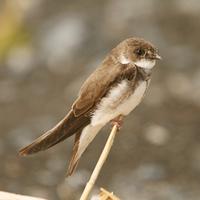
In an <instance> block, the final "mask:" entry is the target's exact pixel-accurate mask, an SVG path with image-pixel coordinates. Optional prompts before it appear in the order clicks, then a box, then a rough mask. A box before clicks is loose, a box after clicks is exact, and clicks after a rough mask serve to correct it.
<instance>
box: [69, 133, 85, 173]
mask: <svg viewBox="0 0 200 200" xmlns="http://www.w3.org/2000/svg"><path fill="white" fill-rule="evenodd" d="M81 132H82V130H81V131H79V132H78V133H76V136H75V140H74V146H73V150H72V157H71V160H70V163H69V167H68V170H67V176H71V175H72V174H73V173H74V171H75V170H76V167H77V165H78V160H75V157H76V153H77V151H78V147H79V142H80V137H81Z"/></svg>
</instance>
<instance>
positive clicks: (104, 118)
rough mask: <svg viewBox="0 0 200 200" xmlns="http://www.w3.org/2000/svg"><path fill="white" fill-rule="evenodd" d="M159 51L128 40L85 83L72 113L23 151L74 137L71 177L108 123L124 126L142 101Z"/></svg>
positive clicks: (135, 40)
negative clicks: (83, 155)
mask: <svg viewBox="0 0 200 200" xmlns="http://www.w3.org/2000/svg"><path fill="white" fill-rule="evenodd" d="M159 59H161V57H160V56H159V54H158V50H157V48H155V47H154V45H152V44H151V43H150V42H147V41H145V40H144V39H140V38H128V39H126V40H124V41H122V42H121V43H120V44H119V45H117V46H116V47H115V48H114V49H112V50H111V52H110V53H109V54H108V55H107V56H106V58H105V59H104V60H103V62H102V63H101V64H100V65H99V67H98V68H97V69H96V70H95V71H94V72H93V73H92V74H91V75H90V76H89V78H88V79H87V80H86V81H85V82H84V83H83V85H82V87H81V89H80V91H79V94H78V97H77V99H76V100H75V101H74V103H73V105H72V107H71V109H70V111H69V113H68V114H67V115H66V116H65V117H64V118H63V119H62V120H61V121H60V122H59V123H58V124H57V125H56V126H55V127H53V128H52V129H51V130H49V131H47V132H46V133H44V134H43V135H42V136H40V137H39V138H37V139H36V140H35V141H33V143H31V144H30V145H28V146H26V147H25V148H23V149H21V150H20V155H28V154H33V153H37V152H39V151H43V150H46V149H48V148H50V147H52V146H54V145H55V144H57V143H59V142H61V141H63V140H64V139H66V138H68V137H70V136H72V135H75V142H74V146H73V152H72V158H71V161H70V164H69V168H68V175H71V174H72V173H73V172H74V170H75V168H76V166H77V164H78V161H79V159H80V157H81V155H82V154H83V152H84V151H85V150H86V148H87V146H88V145H89V144H90V143H91V142H92V140H93V139H94V137H95V136H96V135H97V133H98V132H99V131H100V130H101V129H102V127H104V126H105V125H106V124H107V123H108V122H112V123H114V124H117V125H118V126H120V125H121V121H122V118H123V117H124V116H126V115H128V114H129V113H130V112H131V111H132V110H133V109H134V108H135V107H136V106H137V105H138V104H139V103H140V102H141V100H142V99H143V97H144V94H145V92H146V90H147V88H148V85H149V82H150V79H151V73H152V69H153V67H154V66H155V63H156V60H159Z"/></svg>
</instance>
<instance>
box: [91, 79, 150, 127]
mask: <svg viewBox="0 0 200 200" xmlns="http://www.w3.org/2000/svg"><path fill="white" fill-rule="evenodd" d="M146 88H147V82H146V81H142V82H141V83H139V85H138V86H137V88H136V89H135V91H134V93H133V94H131V95H130V96H129V97H128V98H126V99H124V100H123V101H122V102H121V103H120V104H119V105H118V106H117V107H116V108H113V106H112V105H113V104H114V103H115V102H116V101H117V99H120V98H122V96H123V95H124V94H126V92H127V91H128V90H129V85H128V82H127V81H126V80H124V81H122V82H121V83H120V84H119V85H117V86H116V87H115V88H113V89H112V90H111V91H110V93H109V95H108V96H107V97H105V98H103V99H102V101H101V103H100V104H99V106H98V108H97V110H96V111H95V112H94V114H93V116H92V119H91V124H92V126H96V125H105V124H106V123H108V122H109V121H110V120H112V119H114V118H115V117H117V116H119V115H128V114H129V113H130V112H131V111H132V110H133V109H134V108H135V107H136V106H137V105H138V104H139V103H140V101H141V100H142V97H143V96H144V93H145V91H146Z"/></svg>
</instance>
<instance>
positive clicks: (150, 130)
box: [144, 124, 170, 145]
mask: <svg viewBox="0 0 200 200" xmlns="http://www.w3.org/2000/svg"><path fill="white" fill-rule="evenodd" d="M144 136H145V139H146V140H147V141H148V142H150V143H152V144H154V145H164V144H166V143H167V142H168V140H169V137H170V135H169V132H168V130H167V129H166V128H164V127H162V126H159V125H155V124H154V125H150V126H148V127H147V128H146V130H145V132H144Z"/></svg>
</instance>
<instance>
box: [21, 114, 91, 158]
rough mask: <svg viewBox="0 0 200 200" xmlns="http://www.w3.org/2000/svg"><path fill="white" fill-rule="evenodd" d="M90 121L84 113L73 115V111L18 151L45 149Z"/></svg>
mask: <svg viewBox="0 0 200 200" xmlns="http://www.w3.org/2000/svg"><path fill="white" fill-rule="evenodd" d="M89 123H90V118H89V117H86V116H84V115H82V116H79V117H75V116H74V114H73V111H70V112H69V114H68V115H67V116H66V117H65V118H64V119H63V120H61V121H60V122H59V123H58V124H57V125H56V126H55V127H54V128H52V129H51V130H49V131H47V132H46V133H44V134H43V135H41V136H40V137H39V138H37V139H36V140H35V141H34V142H33V143H31V144H30V145H28V146H26V147H24V148H23V149H21V150H20V151H19V154H20V155H24V156H25V155H28V154H33V153H37V152H39V151H43V150H46V149H48V148H50V147H52V146H54V145H56V144H57V143H59V142H61V141H63V140H64V139H66V138H68V137H70V136H72V135H73V134H75V133H76V132H78V131H79V130H82V129H83V128H84V127H85V126H87V125H88V124H89Z"/></svg>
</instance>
